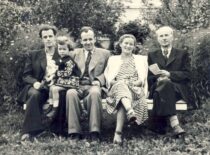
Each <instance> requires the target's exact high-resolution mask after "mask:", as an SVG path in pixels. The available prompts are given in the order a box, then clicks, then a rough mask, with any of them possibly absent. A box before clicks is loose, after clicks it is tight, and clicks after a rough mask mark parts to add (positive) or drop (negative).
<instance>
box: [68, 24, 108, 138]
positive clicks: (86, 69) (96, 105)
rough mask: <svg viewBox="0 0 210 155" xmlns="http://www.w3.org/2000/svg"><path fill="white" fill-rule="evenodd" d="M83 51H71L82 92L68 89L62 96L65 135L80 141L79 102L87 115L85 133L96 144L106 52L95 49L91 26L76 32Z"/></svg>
mask: <svg viewBox="0 0 210 155" xmlns="http://www.w3.org/2000/svg"><path fill="white" fill-rule="evenodd" d="M80 37H81V44H82V45H83V48H79V49H75V51H74V52H73V53H72V58H73V59H74V60H75V62H76V63H77V65H78V67H79V69H80V70H81V73H82V74H81V77H80V87H81V89H82V90H83V92H78V91H77V90H75V89H69V90H68V91H67V93H66V115H67V121H68V134H69V136H70V138H72V139H80V137H81V133H82V129H81V125H80V118H81V113H82V106H81V103H80V99H83V103H84V107H85V109H86V110H87V112H88V118H89V132H90V136H91V140H92V141H99V137H100V130H101V117H102V104H101V86H104V85H105V78H104V74H103V72H104V69H105V67H106V64H107V60H108V58H109V55H110V52H109V51H108V50H105V49H101V48H96V47H95V45H94V44H95V42H96V38H95V34H94V31H93V29H92V28H91V27H83V28H82V29H81V31H80Z"/></svg>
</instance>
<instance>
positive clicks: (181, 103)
mask: <svg viewBox="0 0 210 155" xmlns="http://www.w3.org/2000/svg"><path fill="white" fill-rule="evenodd" d="M146 102H147V105H148V110H152V108H153V100H151V99H146ZM102 106H103V109H106V99H102ZM23 109H24V110H25V109H26V104H24V105H23ZM176 110H179V111H184V110H187V103H186V102H185V101H184V100H179V101H177V102H176Z"/></svg>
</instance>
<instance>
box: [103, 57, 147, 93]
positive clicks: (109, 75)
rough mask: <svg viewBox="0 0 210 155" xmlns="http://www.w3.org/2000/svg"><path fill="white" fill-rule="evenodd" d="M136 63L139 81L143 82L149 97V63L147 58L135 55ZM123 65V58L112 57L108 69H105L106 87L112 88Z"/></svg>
mask: <svg viewBox="0 0 210 155" xmlns="http://www.w3.org/2000/svg"><path fill="white" fill-rule="evenodd" d="M133 56H134V63H135V66H136V70H137V72H138V79H140V80H141V81H142V82H143V85H144V93H145V95H147V93H148V86H147V75H148V63H147V57H146V56H141V55H133ZM122 63H123V61H122V59H121V56H120V55H118V56H111V57H110V58H109V60H108V64H107V67H106V69H105V72H104V75H105V78H106V86H107V88H109V87H110V83H111V81H112V80H113V79H114V78H115V77H116V76H117V74H118V72H119V70H120V66H121V64H122Z"/></svg>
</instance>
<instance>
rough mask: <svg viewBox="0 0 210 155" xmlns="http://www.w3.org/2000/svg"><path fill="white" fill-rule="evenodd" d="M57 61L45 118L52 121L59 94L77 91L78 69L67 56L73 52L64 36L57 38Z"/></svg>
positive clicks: (56, 108) (56, 109)
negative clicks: (58, 57)
mask: <svg viewBox="0 0 210 155" xmlns="http://www.w3.org/2000/svg"><path fill="white" fill-rule="evenodd" d="M57 45H58V54H59V55H60V59H59V61H58V62H57V63H56V65H57V66H58V70H57V71H56V78H55V82H54V84H51V86H50V89H49V90H50V92H49V99H48V103H49V105H50V108H48V109H51V111H50V110H48V111H49V112H48V113H47V114H46V116H47V117H48V118H50V119H54V118H55V116H56V113H57V111H58V106H59V92H60V91H61V90H66V89H70V88H71V89H79V75H80V70H79V69H78V67H77V65H76V63H75V62H74V60H73V59H72V58H71V57H70V56H69V52H70V51H72V50H73V47H72V44H71V42H70V40H69V39H68V38H67V37H66V36H60V37H58V38H57Z"/></svg>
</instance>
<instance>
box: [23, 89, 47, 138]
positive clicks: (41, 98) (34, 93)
mask: <svg viewBox="0 0 210 155" xmlns="http://www.w3.org/2000/svg"><path fill="white" fill-rule="evenodd" d="M48 95H49V92H48V90H47V89H41V90H36V89H34V88H33V87H31V88H30V89H29V91H28V95H27V100H26V102H25V103H26V111H25V118H24V122H23V133H30V134H36V133H38V132H40V131H42V130H44V126H43V124H42V105H43V104H44V103H45V101H46V100H47V98H48Z"/></svg>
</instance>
